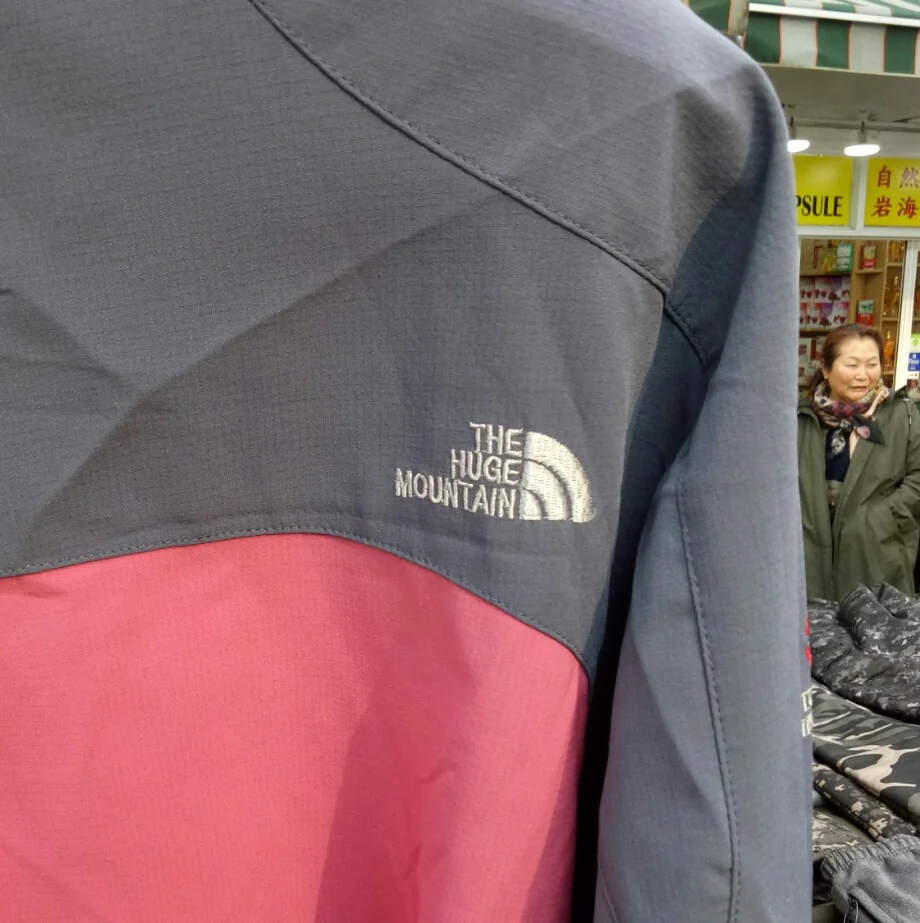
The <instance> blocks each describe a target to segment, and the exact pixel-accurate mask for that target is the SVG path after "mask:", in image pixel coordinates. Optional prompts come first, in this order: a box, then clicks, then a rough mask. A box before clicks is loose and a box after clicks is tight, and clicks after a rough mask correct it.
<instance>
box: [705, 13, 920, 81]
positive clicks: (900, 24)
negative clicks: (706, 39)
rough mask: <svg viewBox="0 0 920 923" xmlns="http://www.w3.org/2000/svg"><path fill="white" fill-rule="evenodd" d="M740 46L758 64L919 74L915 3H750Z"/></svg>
mask: <svg viewBox="0 0 920 923" xmlns="http://www.w3.org/2000/svg"><path fill="white" fill-rule="evenodd" d="M693 5H694V6H695V3H694V4H693ZM744 47H745V48H746V49H747V51H748V52H749V54H750V55H751V56H752V57H753V58H755V59H756V60H757V61H759V62H760V63H761V64H782V65H787V66H791V67H828V68H835V69H837V70H849V71H859V72H862V73H869V74H920V0H858V2H852V3H851V2H844V0H759V2H757V0H752V2H751V4H750V11H749V20H748V24H747V34H746V36H745V40H744Z"/></svg>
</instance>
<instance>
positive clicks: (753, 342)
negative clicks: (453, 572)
mask: <svg viewBox="0 0 920 923" xmlns="http://www.w3.org/2000/svg"><path fill="white" fill-rule="evenodd" d="M750 115H751V118H752V120H753V122H754V130H755V143H754V145H753V146H752V148H751V154H750V158H749V161H748V167H747V170H746V172H745V174H744V176H743V178H742V181H741V182H740V183H739V184H738V186H737V187H736V189H734V190H733V191H732V192H731V193H730V194H729V195H727V196H725V197H724V198H723V200H722V202H721V203H720V204H719V206H718V207H717V208H716V209H714V211H713V213H712V215H711V216H710V219H709V220H707V221H706V222H704V223H703V225H702V226H701V228H700V233H699V235H698V236H697V238H696V239H695V240H694V241H693V242H692V243H691V245H690V247H689V248H688V251H687V253H686V255H685V257H684V260H683V261H682V263H681V266H680V268H679V270H678V273H677V278H676V280H675V285H674V289H673V291H672V297H671V311H672V313H676V314H677V315H678V317H679V318H682V319H683V320H684V322H685V323H686V329H687V333H688V340H687V343H688V348H689V349H692V350H693V351H694V352H695V353H696V354H697V358H698V361H699V362H700V364H701V367H702V368H704V369H705V370H706V373H707V378H708V384H707V385H706V389H705V396H704V400H703V403H702V407H701V409H700V411H699V416H698V419H697V420H696V422H695V425H694V427H693V431H692V434H691V436H690V438H689V440H688V441H687V443H686V445H685V446H684V448H683V449H682V450H681V452H680V454H679V456H678V458H677V460H676V461H675V462H674V464H673V465H672V466H671V467H670V469H669V470H668V472H667V474H666V475H665V477H664V480H663V483H662V485H661V487H660V488H659V490H658V493H657V495H656V498H655V501H654V504H653V506H652V509H651V512H650V514H649V517H648V521H647V524H646V529H645V533H644V535H643V539H642V544H641V546H640V550H639V554H638V559H637V564H636V572H635V581H634V586H633V592H632V602H631V607H630V611H629V618H628V623H627V626H626V632H625V639H624V644H623V647H622V651H621V656H620V659H619V672H618V676H617V684H616V694H615V697H614V700H613V714H612V727H611V734H610V750H609V763H608V767H607V776H606V785H605V791H604V797H603V803H602V807H601V821H600V854H599V865H600V872H599V880H598V888H597V909H596V919H597V920H598V921H603V923H644V921H647V920H665V919H669V918H670V917H671V916H673V914H674V909H675V908H680V910H679V913H680V918H681V920H682V921H685V923H717V921H725V923H805V921H806V920H808V918H809V917H808V914H809V912H810V911H809V905H810V899H809V898H810V894H809V889H810V880H809V879H810V874H809V873H810V866H809V812H810V799H809V791H808V789H809V782H808V747H807V740H806V739H804V738H803V735H802V719H803V717H804V714H803V703H802V694H803V692H804V691H805V689H806V682H807V676H806V661H805V656H804V643H805V639H804V624H805V592H804V578H803V572H802V550H801V537H800V534H799V532H800V530H799V525H798V523H799V510H798V496H797V482H796V477H795V471H796V443H795V439H796V432H795V404H796V394H795V382H796V375H795V367H794V361H795V342H796V337H797V331H796V329H795V314H794V311H792V310H790V308H789V306H790V305H791V304H793V303H794V300H795V273H796V253H795V246H796V237H795V227H794V222H793V215H792V210H791V201H792V200H791V189H792V184H791V176H790V169H789V164H788V159H787V157H786V155H785V152H784V151H783V141H784V131H783V126H782V122H781V118H780V117H779V115H778V112H777V110H776V107H775V106H774V104H773V102H772V99H771V96H770V94H769V92H768V91H766V90H763V91H761V92H760V93H758V94H756V95H755V97H754V100H753V101H752V106H751V111H750ZM726 248H727V250H728V251H729V252H733V253H734V254H735V255H736V257H737V259H734V260H724V259H716V255H717V254H719V253H722V252H724V249H726ZM726 333H727V337H726ZM642 412H643V405H642V403H641V402H640V406H639V409H638V410H637V421H634V423H633V428H634V430H635V429H637V428H638V427H639V426H640V424H639V422H638V420H639V419H640V418H641V414H642ZM628 465H629V463H627V467H628ZM637 867H639V868H643V869H654V870H655V871H654V874H650V875H636V874H635V869H636V868H637Z"/></svg>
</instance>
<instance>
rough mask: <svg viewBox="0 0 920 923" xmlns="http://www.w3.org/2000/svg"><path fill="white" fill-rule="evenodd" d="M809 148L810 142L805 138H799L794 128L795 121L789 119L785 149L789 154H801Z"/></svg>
mask: <svg viewBox="0 0 920 923" xmlns="http://www.w3.org/2000/svg"><path fill="white" fill-rule="evenodd" d="M810 147H811V141H809V140H808V139H807V138H800V137H799V133H798V132H797V131H796V128H795V119H794V118H791V119H789V140H788V141H787V142H786V148H787V149H788V151H789V153H790V154H801V153H802V151H807V150H808V149H809V148H810Z"/></svg>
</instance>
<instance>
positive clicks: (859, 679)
mask: <svg viewBox="0 0 920 923" xmlns="http://www.w3.org/2000/svg"><path fill="white" fill-rule="evenodd" d="M808 616H809V622H810V624H811V650H812V656H813V661H812V676H813V677H814V678H815V679H816V680H818V682H820V683H823V684H824V685H825V686H827V688H828V689H830V690H831V691H832V692H836V693H837V695H840V696H843V697H844V698H845V699H850V700H851V701H853V702H857V703H859V704H860V705H864V706H865V707H866V708H871V709H872V711H874V712H877V713H879V714H882V715H888V716H890V717H892V718H897V719H899V720H900V721H913V722H915V723H920V657H918V656H917V651H918V650H920V600H918V599H916V598H914V597H909V596H905V595H904V594H903V593H901V592H900V591H899V590H895V589H894V588H893V587H890V586H885V585H884V584H883V585H882V586H880V587H875V588H873V589H871V590H870V589H868V588H867V587H864V586H858V587H856V588H855V589H854V590H852V591H851V592H850V593H848V594H847V595H846V596H845V597H844V598H843V600H842V601H841V602H840V604H839V606H838V605H837V604H836V603H824V602H816V603H813V604H812V605H810V606H809V607H808Z"/></svg>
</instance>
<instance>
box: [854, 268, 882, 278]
mask: <svg viewBox="0 0 920 923" xmlns="http://www.w3.org/2000/svg"><path fill="white" fill-rule="evenodd" d="M884 271H885V270H884V269H854V270H853V275H854V276H878V275H881V274H882V273H883V272H884Z"/></svg>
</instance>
